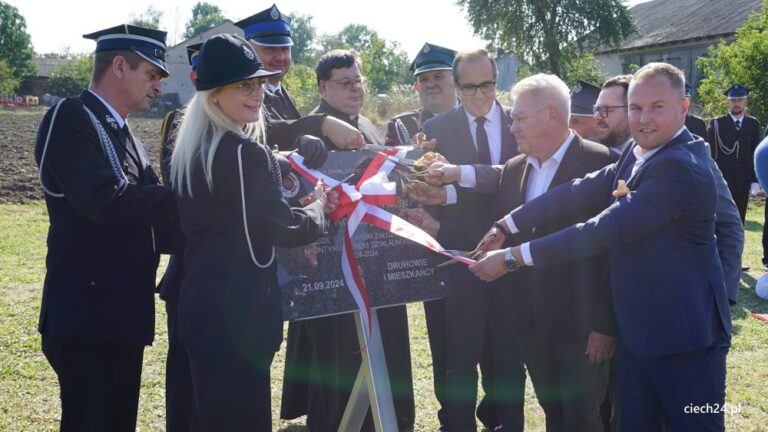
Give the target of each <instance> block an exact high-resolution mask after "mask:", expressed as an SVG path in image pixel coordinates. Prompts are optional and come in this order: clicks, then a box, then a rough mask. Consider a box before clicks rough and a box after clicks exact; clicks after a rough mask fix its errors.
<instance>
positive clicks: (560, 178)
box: [547, 134, 584, 190]
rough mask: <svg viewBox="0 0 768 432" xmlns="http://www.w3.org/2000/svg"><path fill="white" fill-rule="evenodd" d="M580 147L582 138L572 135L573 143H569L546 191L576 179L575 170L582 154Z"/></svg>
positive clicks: (582, 143)
mask: <svg viewBox="0 0 768 432" xmlns="http://www.w3.org/2000/svg"><path fill="white" fill-rule="evenodd" d="M582 147H584V142H583V141H582V138H581V137H580V136H579V135H578V134H574V137H573V142H571V145H570V146H569V147H568V150H567V151H566V152H565V154H564V155H563V160H562V161H561V162H560V166H558V167H557V171H555V176H554V177H552V181H551V182H550V183H549V187H548V188H547V190H549V189H552V188H554V187H555V186H558V185H560V184H562V183H565V182H567V181H569V180H571V179H572V178H574V177H576V175H575V173H576V169H577V168H578V167H579V161H580V160H581V155H583V154H584V152H583V151H582Z"/></svg>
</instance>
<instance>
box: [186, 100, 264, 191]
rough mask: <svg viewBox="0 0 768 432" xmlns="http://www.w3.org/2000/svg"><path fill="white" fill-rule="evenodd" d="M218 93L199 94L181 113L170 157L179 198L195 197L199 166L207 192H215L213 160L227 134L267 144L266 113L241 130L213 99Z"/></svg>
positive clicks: (262, 111)
mask: <svg viewBox="0 0 768 432" xmlns="http://www.w3.org/2000/svg"><path fill="white" fill-rule="evenodd" d="M218 91H219V89H218V88H217V89H213V90H206V91H198V92H196V93H195V95H194V96H192V99H191V100H190V101H189V103H187V106H186V107H184V111H183V112H182V117H181V118H182V120H181V125H180V126H179V130H178V133H177V135H176V142H175V146H174V150H173V155H172V156H171V186H172V187H173V190H174V191H175V192H176V194H177V195H184V193H185V192H186V193H187V194H188V195H189V196H190V197H191V196H192V171H193V168H194V167H195V165H196V164H200V165H201V166H202V167H203V173H204V174H205V179H206V181H207V182H208V189H209V190H211V191H212V190H213V173H212V172H211V170H212V167H213V158H214V156H215V155H216V148H217V147H218V145H219V141H221V138H222V137H223V136H224V134H225V133H227V132H233V133H236V134H238V135H243V136H247V137H249V138H251V139H252V140H253V141H256V142H266V132H265V130H264V120H263V119H264V109H263V106H262V109H261V115H259V120H257V121H255V122H253V123H248V124H247V125H246V126H245V127H244V128H243V129H240V128H239V127H238V126H237V125H236V124H235V123H234V122H233V121H232V120H231V119H230V118H229V117H227V116H226V115H225V114H224V112H223V111H222V110H221V108H219V107H218V106H217V105H216V104H214V103H213V97H214V96H215V95H216V94H217V93H218Z"/></svg>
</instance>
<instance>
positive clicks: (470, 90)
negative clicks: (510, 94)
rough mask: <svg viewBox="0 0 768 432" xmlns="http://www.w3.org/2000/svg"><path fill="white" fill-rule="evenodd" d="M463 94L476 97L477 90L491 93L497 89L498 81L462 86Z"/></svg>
mask: <svg viewBox="0 0 768 432" xmlns="http://www.w3.org/2000/svg"><path fill="white" fill-rule="evenodd" d="M459 88H461V94H463V95H464V96H474V95H475V94H476V93H477V89H480V91H481V92H482V93H490V92H492V91H493V90H494V89H495V88H496V81H486V82H483V83H480V84H461V85H460V86H459Z"/></svg>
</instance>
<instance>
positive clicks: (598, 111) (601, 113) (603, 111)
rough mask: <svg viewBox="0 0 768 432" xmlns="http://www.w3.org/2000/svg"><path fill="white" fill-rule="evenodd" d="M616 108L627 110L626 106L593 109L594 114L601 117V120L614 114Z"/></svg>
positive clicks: (602, 106) (595, 107)
mask: <svg viewBox="0 0 768 432" xmlns="http://www.w3.org/2000/svg"><path fill="white" fill-rule="evenodd" d="M616 108H624V109H627V106H626V105H595V106H593V107H592V112H594V113H595V114H597V115H598V116H600V117H601V118H606V117H608V116H609V115H611V113H612V112H613V110H614V109H616Z"/></svg>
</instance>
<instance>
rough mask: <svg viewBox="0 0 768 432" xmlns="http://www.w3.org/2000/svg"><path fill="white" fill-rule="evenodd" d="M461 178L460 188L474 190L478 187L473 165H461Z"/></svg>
mask: <svg viewBox="0 0 768 432" xmlns="http://www.w3.org/2000/svg"><path fill="white" fill-rule="evenodd" d="M460 167H461V177H459V186H461V187H464V188H470V189H473V188H474V187H475V185H477V178H476V177H475V167H473V166H472V165H460Z"/></svg>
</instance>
